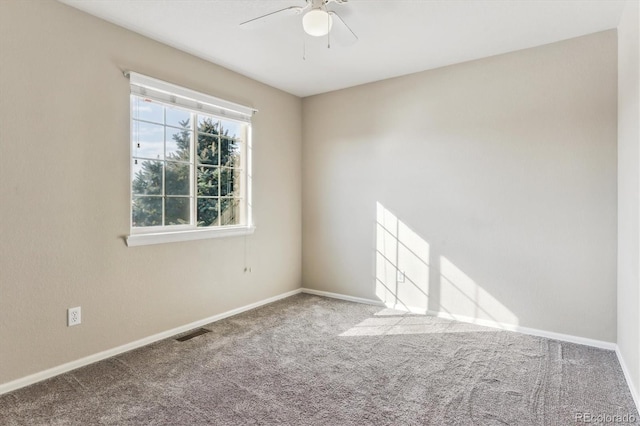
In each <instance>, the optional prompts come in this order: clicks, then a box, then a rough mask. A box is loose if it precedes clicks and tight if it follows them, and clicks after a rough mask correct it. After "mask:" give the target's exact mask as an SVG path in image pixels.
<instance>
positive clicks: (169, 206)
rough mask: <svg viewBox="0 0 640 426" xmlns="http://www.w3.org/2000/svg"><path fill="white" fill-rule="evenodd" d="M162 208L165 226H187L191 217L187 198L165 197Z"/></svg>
mask: <svg viewBox="0 0 640 426" xmlns="http://www.w3.org/2000/svg"><path fill="white" fill-rule="evenodd" d="M164 208H165V212H164V222H165V223H164V224H165V225H188V224H189V216H190V215H191V212H190V208H189V198H186V197H183V198H177V197H167V198H166V199H165V202H164Z"/></svg>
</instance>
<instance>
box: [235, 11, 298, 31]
mask: <svg viewBox="0 0 640 426" xmlns="http://www.w3.org/2000/svg"><path fill="white" fill-rule="evenodd" d="M304 9H305V8H304V7H301V6H289V7H285V8H284V9H280V10H276V11H273V12H270V13H267V14H266V15H262V16H258V17H257V18H253V19H249V20H248V21H244V22H241V23H240V26H241V27H245V28H249V27H252V26H254V25H255V24H258V23H263V22H267V21H270V20H271V19H272V18H278V17H284V16H291V15H299V14H300V13H301V12H302V11H303V10H304Z"/></svg>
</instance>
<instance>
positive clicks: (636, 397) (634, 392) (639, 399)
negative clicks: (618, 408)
mask: <svg viewBox="0 0 640 426" xmlns="http://www.w3.org/2000/svg"><path fill="white" fill-rule="evenodd" d="M616 355H617V356H618V362H619V363H620V367H622V372H623V373H624V378H625V379H626V380H627V386H629V392H631V396H632V397H633V402H635V403H636V410H638V413H640V393H638V389H636V387H635V386H634V385H633V381H632V380H631V374H630V373H629V369H628V368H627V364H626V363H625V362H624V358H623V357H622V353H621V352H620V348H619V347H618V346H617V345H616Z"/></svg>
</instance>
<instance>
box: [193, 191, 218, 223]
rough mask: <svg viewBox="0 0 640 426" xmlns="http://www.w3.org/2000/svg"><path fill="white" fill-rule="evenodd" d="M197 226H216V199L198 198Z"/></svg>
mask: <svg viewBox="0 0 640 426" xmlns="http://www.w3.org/2000/svg"><path fill="white" fill-rule="evenodd" d="M197 209H198V226H212V225H217V224H218V199H217V198H198V204H197Z"/></svg>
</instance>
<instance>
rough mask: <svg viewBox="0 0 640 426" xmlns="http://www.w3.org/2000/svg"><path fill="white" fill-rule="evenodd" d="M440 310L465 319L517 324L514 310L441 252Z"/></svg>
mask: <svg viewBox="0 0 640 426" xmlns="http://www.w3.org/2000/svg"><path fill="white" fill-rule="evenodd" d="M440 310H441V311H445V312H449V313H451V316H452V317H453V318H456V317H459V318H461V319H462V318H464V320H466V321H469V320H476V319H478V320H488V321H491V322H496V323H507V324H513V325H518V317H517V316H516V315H514V313H513V312H511V311H510V310H509V309H507V308H506V307H505V306H504V305H503V304H502V303H500V302H499V301H498V300H497V299H496V298H495V297H493V296H492V295H491V294H489V293H488V292H487V291H486V290H485V289H483V288H482V287H481V286H480V285H478V284H477V283H476V282H475V281H474V280H473V279H471V278H470V277H469V276H468V275H467V274H465V273H464V272H463V271H462V270H460V268H458V267H457V266H456V265H454V264H453V263H452V262H451V261H449V260H448V259H447V258H446V257H444V256H440ZM456 314H459V315H456Z"/></svg>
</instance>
